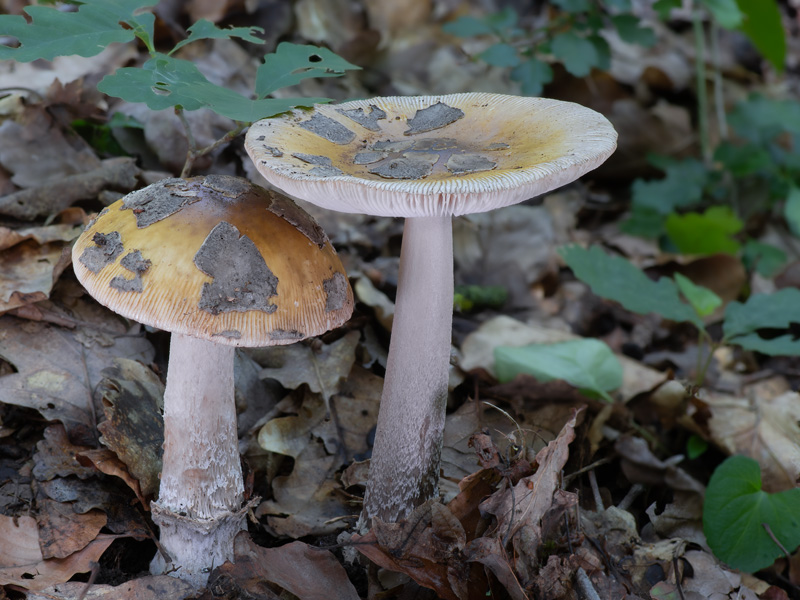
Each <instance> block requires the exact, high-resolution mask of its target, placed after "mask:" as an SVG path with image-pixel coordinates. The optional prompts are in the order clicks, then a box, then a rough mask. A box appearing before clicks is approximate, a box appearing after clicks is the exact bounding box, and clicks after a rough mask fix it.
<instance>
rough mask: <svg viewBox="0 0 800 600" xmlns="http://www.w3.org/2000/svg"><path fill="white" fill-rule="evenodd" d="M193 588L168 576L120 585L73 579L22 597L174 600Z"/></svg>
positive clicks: (34, 599) (33, 599)
mask: <svg viewBox="0 0 800 600" xmlns="http://www.w3.org/2000/svg"><path fill="white" fill-rule="evenodd" d="M196 591H197V589H196V588H195V587H194V586H193V585H192V584H190V583H187V582H186V581H183V580H182V579H178V578H177V577H170V576H169V575H153V576H148V577H140V578H139V579H132V580H131V581H126V582H125V583H122V584H120V585H116V586H114V585H98V584H96V583H93V584H91V585H88V586H87V584H85V583H82V582H79V581H75V582H67V583H61V584H58V585H55V586H50V587H46V588H44V589H43V590H40V591H38V592H30V593H28V595H27V598H26V600H173V599H174V600H178V599H179V598H187V597H189V596H191V595H192V593H193V592H196Z"/></svg>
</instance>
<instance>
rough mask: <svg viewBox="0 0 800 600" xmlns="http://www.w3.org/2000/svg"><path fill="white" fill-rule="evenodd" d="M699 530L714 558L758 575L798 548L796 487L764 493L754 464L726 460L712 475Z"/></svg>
mask: <svg viewBox="0 0 800 600" xmlns="http://www.w3.org/2000/svg"><path fill="white" fill-rule="evenodd" d="M703 532H704V533H705V535H706V541H707V542H708V545H709V547H710V548H711V550H712V551H713V552H714V554H715V555H716V556H717V558H719V559H720V560H722V561H724V562H726V563H727V564H729V565H730V566H732V567H734V568H736V569H740V570H742V571H748V572H753V571H758V570H759V569H763V568H765V567H768V566H769V565H771V564H772V563H773V562H775V559H777V558H779V557H781V556H787V557H788V555H789V553H791V552H794V550H795V549H796V548H797V547H798V546H800V489H797V488H796V489H792V490H786V491H784V492H779V493H776V494H769V493H767V492H765V491H764V490H762V489H761V471H760V469H759V466H758V463H757V462H756V461H754V460H753V459H751V458H747V457H745V456H731V457H729V458H727V459H725V460H724V461H723V462H722V463H721V464H720V465H719V466H718V467H717V468H716V469H715V471H714V474H713V475H712V476H711V480H710V481H709V482H708V488H706V496H705V501H704V503H703Z"/></svg>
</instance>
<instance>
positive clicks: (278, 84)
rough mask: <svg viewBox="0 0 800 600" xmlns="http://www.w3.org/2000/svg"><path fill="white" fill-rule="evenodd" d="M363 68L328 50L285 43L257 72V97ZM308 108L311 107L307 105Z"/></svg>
mask: <svg viewBox="0 0 800 600" xmlns="http://www.w3.org/2000/svg"><path fill="white" fill-rule="evenodd" d="M353 69H361V67H358V66H356V65H354V64H351V63H349V62H347V61H346V60H345V59H343V58H342V57H341V56H337V55H336V54H334V53H333V52H331V51H330V50H328V49H327V48H318V47H317V46H309V45H302V44H291V43H289V42H281V43H280V44H278V47H277V48H276V49H275V52H274V53H272V54H267V55H266V56H265V57H264V62H263V64H261V65H260V66H259V67H258V70H257V71H256V95H257V96H258V97H259V98H265V97H266V96H268V95H269V94H271V93H272V92H274V91H275V90H278V89H280V88H285V87H288V86H290V85H297V84H298V83H300V82H301V81H303V80H304V79H309V78H311V77H339V76H340V75H342V74H343V73H344V72H345V71H350V70H353ZM303 106H308V105H305V104H304V105H303Z"/></svg>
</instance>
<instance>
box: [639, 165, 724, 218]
mask: <svg viewBox="0 0 800 600" xmlns="http://www.w3.org/2000/svg"><path fill="white" fill-rule="evenodd" d="M650 161H651V162H657V163H658V164H657V165H656V166H658V167H659V168H661V169H662V170H663V171H665V173H666V174H665V176H664V178H663V179H656V180H651V181H645V180H643V179H637V180H636V181H634V182H633V186H632V187H631V194H632V198H631V201H632V203H633V206H634V208H649V209H651V210H653V211H654V212H657V213H660V214H662V215H668V214H670V213H672V212H674V211H675V209H677V208H686V207H688V206H691V205H693V204H697V203H698V202H700V200H702V199H703V190H704V189H705V186H706V184H707V183H708V180H709V172H708V170H707V169H706V167H705V165H703V163H702V162H700V161H699V160H696V159H693V158H687V159H685V160H682V161H673V160H664V161H661V160H659V159H658V158H656V157H650Z"/></svg>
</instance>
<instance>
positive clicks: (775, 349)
mask: <svg viewBox="0 0 800 600" xmlns="http://www.w3.org/2000/svg"><path fill="white" fill-rule="evenodd" d="M792 323H800V290H798V289H796V288H784V289H782V290H778V291H777V292H774V293H772V294H755V295H753V296H750V298H748V299H747V302H744V303H741V302H731V303H730V304H729V305H728V307H727V308H726V309H725V321H724V322H723V324H722V332H723V334H724V337H725V340H726V341H727V342H729V343H731V344H737V345H739V346H741V347H742V348H744V349H746V350H754V351H756V352H761V353H763V354H769V355H772V356H778V355H787V356H793V355H797V354H800V342H798V341H797V340H795V339H794V338H793V337H792V336H791V335H788V334H787V335H784V336H781V337H777V338H772V339H766V338H763V337H761V336H760V335H758V330H759V329H789V327H790V325H791V324H792Z"/></svg>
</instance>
